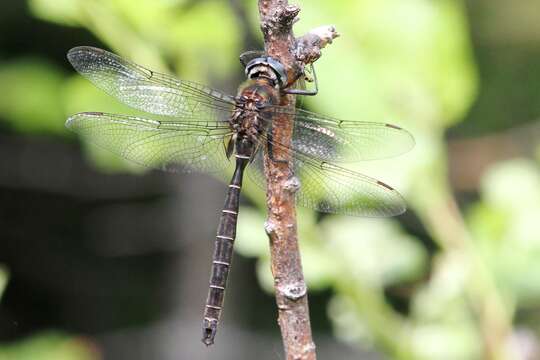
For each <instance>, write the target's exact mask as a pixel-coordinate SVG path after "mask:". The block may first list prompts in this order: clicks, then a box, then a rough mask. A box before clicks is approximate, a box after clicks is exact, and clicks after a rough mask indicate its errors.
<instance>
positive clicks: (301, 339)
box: [259, 0, 338, 360]
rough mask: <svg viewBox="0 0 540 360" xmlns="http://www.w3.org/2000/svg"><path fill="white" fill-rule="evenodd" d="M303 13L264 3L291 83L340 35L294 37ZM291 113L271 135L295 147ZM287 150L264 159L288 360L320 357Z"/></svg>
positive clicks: (266, 22) (269, 38) (272, 49)
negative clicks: (301, 252) (299, 17)
mask: <svg viewBox="0 0 540 360" xmlns="http://www.w3.org/2000/svg"><path fill="white" fill-rule="evenodd" d="M299 12H300V9H299V8H298V7H297V6H294V5H289V4H288V3H287V1H286V0H259V13H260V18H261V29H262V32H263V34H264V42H265V50H266V52H267V53H268V55H270V56H272V57H273V58H275V59H277V60H279V61H280V62H281V63H282V64H283V65H284V66H285V68H286V71H287V81H288V84H293V83H294V82H295V81H296V80H297V79H298V78H299V77H300V76H302V74H303V69H304V66H305V65H306V64H309V63H311V62H313V61H315V60H317V59H318V58H319V57H320V55H321V53H320V49H321V48H322V47H324V46H325V45H326V44H327V43H329V42H331V41H332V39H334V38H335V37H337V36H338V35H337V33H336V31H335V29H334V27H332V26H327V27H321V28H317V29H315V30H314V31H311V32H310V33H308V34H306V35H304V36H303V37H301V38H299V39H295V38H294V35H293V32H292V25H293V23H294V22H295V21H296V16H297V15H298V13H299ZM294 104H295V97H294V96H292V95H285V94H282V96H281V98H280V105H282V106H294ZM292 120H293V119H292V118H291V116H289V115H287V114H283V115H279V116H276V117H274V118H273V120H272V122H273V124H272V136H273V138H274V140H275V141H276V142H277V143H280V144H284V145H289V144H290V143H291V138H292V133H293V126H292V125H293V124H292ZM286 149H287V147H280V148H274V149H273V158H274V159H280V161H272V160H270V159H269V158H268V156H265V174H266V177H267V182H268V187H267V206H268V220H267V222H266V232H267V234H268V236H269V238H270V248H271V249H270V251H271V257H272V274H273V276H274V286H275V290H276V302H277V306H278V312H279V316H278V322H279V326H280V329H281V335H282V339H283V345H284V348H285V354H286V358H287V359H288V360H293V359H294V360H314V359H316V354H315V344H314V343H313V340H312V336H311V325H310V320H309V307H308V300H307V287H306V284H305V281H304V275H303V272H302V264H301V260H300V252H299V248H298V237H297V229H296V210H295V201H294V194H295V192H296V190H297V189H298V186H299V182H298V180H297V178H295V177H294V174H293V173H292V170H291V167H290V166H289V164H290V163H291V160H292V159H291V154H290V153H289V152H288V151H287V150H286Z"/></svg>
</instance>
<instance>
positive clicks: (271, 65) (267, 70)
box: [245, 56, 287, 88]
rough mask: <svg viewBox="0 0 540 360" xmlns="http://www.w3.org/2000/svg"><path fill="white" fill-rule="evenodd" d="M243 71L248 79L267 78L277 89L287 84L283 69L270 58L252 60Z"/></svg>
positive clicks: (281, 65) (263, 57)
mask: <svg viewBox="0 0 540 360" xmlns="http://www.w3.org/2000/svg"><path fill="white" fill-rule="evenodd" d="M245 71H246V76H247V77H248V79H257V78H261V77H263V78H267V79H269V80H270V81H271V82H272V83H273V84H274V86H276V87H279V88H282V87H283V86H285V84H287V73H286V72H285V67H284V66H283V64H281V63H280V62H279V61H277V60H276V59H274V58H272V57H270V56H261V57H256V58H254V59H252V60H251V61H249V62H248V63H247V65H246V69H245Z"/></svg>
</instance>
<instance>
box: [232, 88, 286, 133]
mask: <svg viewBox="0 0 540 360" xmlns="http://www.w3.org/2000/svg"><path fill="white" fill-rule="evenodd" d="M277 97H278V90H277V89H276V88H275V87H274V86H272V84H271V82H270V81H269V80H267V79H253V80H248V81H246V82H245V83H244V84H242V85H241V86H240V89H239V91H238V96H237V97H236V109H235V111H234V112H233V114H232V116H231V119H230V125H231V128H232V130H233V131H234V133H235V137H236V138H239V139H248V140H250V141H251V142H256V141H257V139H258V138H259V135H260V134H261V133H262V132H263V131H264V130H265V128H266V126H267V125H268V121H264V119H263V118H262V114H263V112H264V108H265V107H267V106H269V105H273V104H275V103H276V101H277Z"/></svg>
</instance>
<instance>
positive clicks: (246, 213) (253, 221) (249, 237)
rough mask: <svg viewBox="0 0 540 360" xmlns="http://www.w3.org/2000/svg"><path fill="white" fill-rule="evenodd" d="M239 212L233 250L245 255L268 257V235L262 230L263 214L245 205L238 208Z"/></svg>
mask: <svg viewBox="0 0 540 360" xmlns="http://www.w3.org/2000/svg"><path fill="white" fill-rule="evenodd" d="M240 214H241V215H240V221H239V222H238V229H237V232H236V241H235V245H234V248H235V250H236V251H237V252H238V253H239V254H242V255H243V256H246V257H269V256H270V250H269V247H268V237H267V236H266V234H265V232H264V223H265V218H264V214H263V213H261V212H260V211H258V210H255V209H253V208H250V207H247V206H242V207H241V208H240ZM265 255H266V256H265Z"/></svg>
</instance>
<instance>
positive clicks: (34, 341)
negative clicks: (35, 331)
mask: <svg viewBox="0 0 540 360" xmlns="http://www.w3.org/2000/svg"><path fill="white" fill-rule="evenodd" d="M99 358H100V356H99V353H98V351H97V349H96V348H94V347H93V345H92V344H91V342H90V341H87V340H85V339H82V338H73V337H71V336H67V335H64V334H60V333H43V334H41V335H36V336H33V337H31V338H29V339H27V340H24V341H20V342H18V343H11V344H9V345H1V344H0V359H6V360H8V359H9V360H97V359H99Z"/></svg>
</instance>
